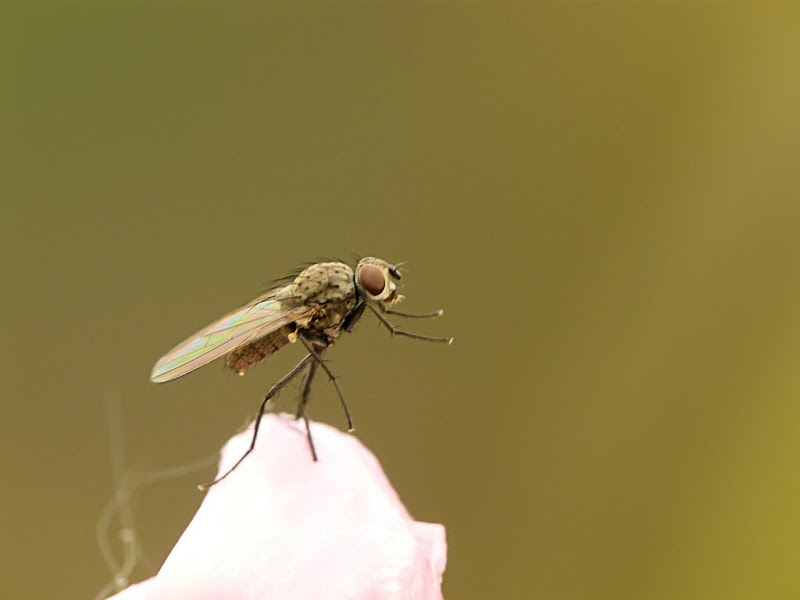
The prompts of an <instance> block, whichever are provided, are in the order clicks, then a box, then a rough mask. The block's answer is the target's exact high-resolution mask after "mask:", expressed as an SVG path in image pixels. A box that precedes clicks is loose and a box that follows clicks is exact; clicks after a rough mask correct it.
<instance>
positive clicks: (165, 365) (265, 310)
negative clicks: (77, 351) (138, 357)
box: [150, 292, 311, 383]
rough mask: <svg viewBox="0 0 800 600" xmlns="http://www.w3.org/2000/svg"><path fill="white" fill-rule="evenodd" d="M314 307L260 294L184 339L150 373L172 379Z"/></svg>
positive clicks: (157, 378) (157, 379) (154, 378)
mask: <svg viewBox="0 0 800 600" xmlns="http://www.w3.org/2000/svg"><path fill="white" fill-rule="evenodd" d="M310 311H311V309H309V308H308V307H305V306H300V307H296V308H295V307H292V308H287V307H286V306H284V305H283V304H281V302H280V300H277V299H276V298H275V292H272V293H270V294H267V295H265V296H261V297H260V298H256V299H255V300H253V301H252V302H251V303H250V304H247V305H245V306H243V307H241V308H240V309H238V310H235V311H233V312H231V313H229V314H227V315H225V316H224V317H222V318H221V319H219V320H217V321H215V322H214V323H212V324H211V325H209V326H208V327H205V328H203V329H201V330H200V331H198V332H197V333H195V334H194V335H193V336H191V337H190V338H188V339H186V340H184V341H183V342H181V343H180V344H178V345H177V346H175V347H174V348H173V349H172V350H170V351H169V352H167V353H166V354H165V355H164V356H162V357H161V358H160V359H159V360H158V362H157V363H156V364H155V366H154V367H153V372H152V373H150V380H151V381H154V382H156V383H164V382H165V381H171V380H173V379H176V378H178V377H181V376H182V375H186V374H187V373H191V372H192V371H194V370H195V369H199V368H200V367H202V366H203V365H206V364H208V363H210V362H211V361H212V360H214V359H216V358H219V357H220V356H224V355H226V354H228V353H229V352H233V351H234V350H235V349H236V348H239V347H240V346H244V345H246V344H249V343H250V342H252V341H254V340H257V339H258V338H260V337H263V336H265V335H267V334H269V333H272V332H273V331H275V330H276V329H279V328H280V327H283V326H284V325H288V324H289V323H291V322H293V321H295V320H297V319H300V318H302V317H303V316H304V315H306V314H307V313H309V312H310Z"/></svg>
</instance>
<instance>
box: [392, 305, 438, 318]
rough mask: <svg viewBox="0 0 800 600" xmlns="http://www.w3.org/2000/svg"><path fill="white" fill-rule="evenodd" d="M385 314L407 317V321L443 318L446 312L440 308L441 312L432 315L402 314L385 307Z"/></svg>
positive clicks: (434, 312) (436, 311)
mask: <svg viewBox="0 0 800 600" xmlns="http://www.w3.org/2000/svg"><path fill="white" fill-rule="evenodd" d="M383 313H384V314H387V315H394V316H396V317H405V318H407V319H431V318H433V317H441V316H442V315H443V314H444V311H443V310H442V309H441V308H440V309H439V310H435V311H433V312H431V313H421V314H417V313H407V312H401V311H399V310H392V309H391V308H387V307H384V308H383Z"/></svg>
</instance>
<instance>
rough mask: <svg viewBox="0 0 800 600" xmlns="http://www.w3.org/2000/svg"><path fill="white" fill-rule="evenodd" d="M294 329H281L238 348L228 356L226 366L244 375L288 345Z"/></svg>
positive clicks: (286, 327) (287, 327) (285, 327)
mask: <svg viewBox="0 0 800 600" xmlns="http://www.w3.org/2000/svg"><path fill="white" fill-rule="evenodd" d="M292 329H293V328H292V327H289V326H284V327H281V328H280V329H278V330H277V331H273V332H272V333H270V334H269V335H265V336H264V337H262V338H259V339H257V340H256V341H255V342H253V343H251V344H247V345H246V346H242V347H241V348H237V349H236V350H234V351H233V352H231V353H230V354H228V357H227V358H226V359H225V366H226V367H227V368H229V369H231V370H232V371H236V372H237V373H239V375H244V372H245V371H246V370H247V369H249V368H250V367H252V366H253V365H256V364H258V363H260V362H261V361H262V360H264V359H265V358H267V357H268V356H270V355H271V354H274V353H275V352H277V351H278V350H280V349H281V348H283V347H284V346H285V345H286V344H288V343H289V334H290V333H291V332H292Z"/></svg>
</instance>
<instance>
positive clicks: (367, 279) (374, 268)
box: [355, 256, 403, 304]
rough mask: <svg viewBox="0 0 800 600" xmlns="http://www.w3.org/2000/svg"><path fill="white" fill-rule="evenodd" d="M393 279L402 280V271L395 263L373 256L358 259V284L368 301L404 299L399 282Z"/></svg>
mask: <svg viewBox="0 0 800 600" xmlns="http://www.w3.org/2000/svg"><path fill="white" fill-rule="evenodd" d="M393 280H398V281H399V280H400V271H399V270H398V269H397V267H396V266H395V265H392V264H390V263H388V262H386V261H385V260H381V259H380V258H375V257H372V256H368V257H367V258H362V259H361V260H360V261H358V266H357V267H356V273H355V281H356V286H358V291H359V293H360V294H362V295H363V297H364V298H366V300H367V301H368V302H376V303H378V302H379V303H383V304H391V303H393V302H397V301H398V300H402V298H403V296H401V295H399V294H398V293H397V284H395V282H394V281H393Z"/></svg>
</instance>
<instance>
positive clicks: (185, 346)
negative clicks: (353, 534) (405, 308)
mask: <svg viewBox="0 0 800 600" xmlns="http://www.w3.org/2000/svg"><path fill="white" fill-rule="evenodd" d="M400 277H401V275H400V270H399V269H398V267H397V266H396V265H392V264H390V263H388V262H386V261H385V260H381V259H380V258H374V257H367V258H362V259H361V260H360V261H359V262H358V265H356V268H355V271H354V270H353V269H352V268H351V267H350V266H349V265H347V264H345V263H343V262H321V263H317V264H313V265H311V266H309V267H307V268H306V269H304V270H303V271H302V272H301V273H300V274H299V275H298V276H297V277H296V278H295V279H294V281H292V282H291V283H289V284H288V285H285V286H283V287H279V288H277V289H274V290H272V291H270V292H267V293H266V294H264V295H263V296H260V297H258V298H256V299H255V300H253V301H252V302H250V303H248V304H246V305H244V306H242V307H241V308H239V309H237V310H235V311H233V312H231V313H228V314H227V315H225V316H224V317H222V318H220V319H218V320H217V321H215V322H214V323H212V324H211V325H208V326H207V327H205V328H203V329H201V330H200V331H198V332H197V333H195V334H194V335H193V336H191V337H189V338H188V339H186V340H185V341H183V342H181V343H180V344H178V345H177V346H176V347H175V348H173V349H172V350H170V351H169V352H167V353H166V354H165V355H164V356H162V357H161V358H160V359H159V361H158V362H157V363H156V364H155V366H154V367H153V371H152V373H151V375H150V380H151V381H154V382H156V383H165V382H167V381H172V380H173V379H177V378H178V377H182V376H183V375H186V374H187V373H191V372H192V371H194V370H196V369H199V368H200V367H202V366H204V365H206V364H208V363H210V362H211V361H213V360H215V359H217V358H221V357H223V356H224V357H225V366H226V367H227V368H228V369H231V370H233V371H235V372H237V373H239V374H240V375H244V373H245V371H246V370H247V369H249V368H250V367H252V366H253V365H255V364H257V363H259V362H261V361H262V360H264V359H265V358H267V357H268V356H270V355H271V354H273V353H275V352H277V351H278V350H280V349H281V348H283V347H284V346H287V345H289V344H294V343H296V342H298V341H299V342H300V343H302V344H303V346H305V349H306V351H307V352H308V353H307V354H306V356H305V357H304V358H303V360H301V361H300V362H299V363H298V364H297V366H295V367H294V368H293V369H292V370H291V371H289V372H288V373H287V374H286V375H285V376H284V377H283V378H282V379H280V380H279V381H278V382H277V383H275V384H274V385H273V386H272V387H271V388H270V389H269V391H268V392H267V394H266V396H264V399H263V400H262V402H261V406H260V408H259V410H258V415H257V417H256V420H255V425H254V427H253V438H252V440H251V442H250V447H249V448H248V449H247V451H246V452H245V453H244V454H243V455H242V457H241V458H240V459H239V460H238V461H237V462H236V463H235V464H234V465H233V466H232V467H231V468H230V469H229V470H228V471H227V472H226V473H225V474H224V475H222V476H220V477H218V478H217V479H215V480H214V481H212V482H211V483H209V484H207V485H206V486H201V487H203V488H208V487H210V486H212V485H214V484H215V483H219V482H220V481H222V480H223V479H224V478H225V477H227V476H228V475H230V473H231V472H233V470H234V469H235V468H236V467H238V466H239V465H240V464H241V462H242V461H243V460H244V459H245V458H246V457H247V455H248V454H250V452H252V451H253V448H255V445H256V438H257V437H258V427H259V424H260V422H261V418H262V416H263V415H264V410H265V408H266V405H267V402H269V400H270V399H271V398H274V397H275V396H276V395H277V394H278V392H280V391H281V390H282V389H283V388H285V387H286V386H287V385H288V384H289V383H290V382H291V381H293V380H294V379H295V378H296V377H297V376H298V375H300V374H301V373H304V372H305V378H304V380H303V383H302V386H301V391H300V400H299V402H298V406H297V412H296V415H295V416H296V418H298V419H300V418H302V419H303V420H304V421H305V425H306V433H307V438H308V443H309V447H310V449H311V455H312V457H313V459H314V460H315V461H316V460H317V453H316V450H315V448H314V441H313V439H312V437H311V429H310V427H309V424H308V418H307V417H306V413H305V409H306V404H307V403H308V398H309V393H310V390H311V382H312V380H313V379H314V376H315V375H316V374H317V371H318V370H319V369H322V370H323V371H324V372H325V373H326V374H327V376H328V378H329V379H330V381H331V382H332V383H333V386H334V388H335V389H336V393H337V394H338V396H339V401H340V402H341V405H342V408H343V410H344V413H345V417H346V418H347V425H348V429H349V430H350V431H353V421H352V419H351V418H350V411H349V410H348V408H347V403H346V402H345V399H344V396H343V394H342V391H341V389H340V387H339V383H338V382H337V380H336V377H335V376H334V374H333V373H332V372H331V370H330V368H329V367H328V365H327V364H326V363H325V362H324V361H323V360H322V356H323V355H324V353H325V351H326V350H327V349H328V348H329V347H331V346H332V345H333V344H334V342H335V341H336V340H337V338H338V337H339V335H340V334H341V333H342V332H343V331H346V332H348V333H350V332H352V331H353V328H354V327H355V326H356V323H358V321H359V319H360V318H361V317H362V315H363V314H364V311H365V310H369V311H371V312H372V313H374V314H375V316H376V317H377V318H378V320H379V321H380V323H381V324H382V325H383V326H384V327H386V328H387V329H388V330H389V331H390V332H391V334H392V335H400V336H405V337H409V338H413V339H416V340H422V341H426V342H437V343H444V344H451V343H452V342H453V338H446V337H431V336H427V335H421V334H417V333H411V332H408V331H403V330H401V329H399V328H397V327H396V326H395V325H392V323H390V322H389V321H388V319H387V318H386V317H385V316H384V315H395V316H398V317H409V318H430V317H438V316H440V315H442V314H443V312H444V311H442V310H437V311H435V312H432V313H426V314H411V313H404V312H399V311H396V310H393V309H392V308H391V306H392V305H393V304H395V303H396V302H398V301H400V300H402V299H403V296H401V295H399V294H398V293H397V285H396V284H395V281H399V280H400Z"/></svg>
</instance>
